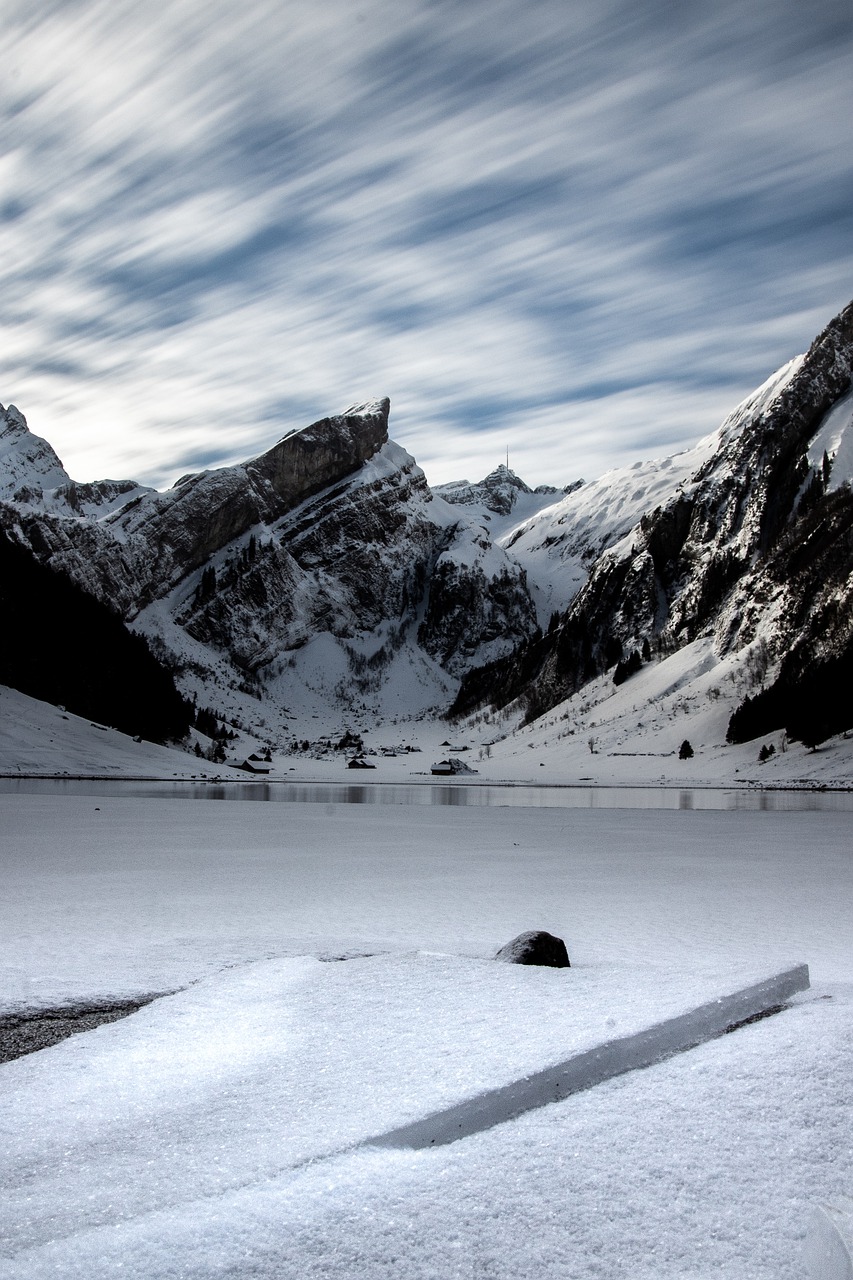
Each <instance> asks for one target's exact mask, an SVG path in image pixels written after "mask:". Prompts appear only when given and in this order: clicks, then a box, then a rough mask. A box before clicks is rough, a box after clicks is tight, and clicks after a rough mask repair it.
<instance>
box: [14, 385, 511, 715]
mask: <svg viewBox="0 0 853 1280" xmlns="http://www.w3.org/2000/svg"><path fill="white" fill-rule="evenodd" d="M388 413H389V404H388V401H387V400H384V401H376V402H371V403H369V404H365V405H358V406H355V407H354V408H352V409H350V410H348V411H347V412H346V413H345V414H342V415H338V416H336V417H333V418H326V419H322V420H321V421H319V422H316V423H313V424H311V425H310V426H309V427H306V428H303V429H301V430H296V431H292V432H290V433H288V435H286V436H285V437H284V438H283V439H282V440H280V441H279V442H278V443H277V444H276V445H275V446H274V447H273V448H272V449H271V450H269V451H268V452H267V453H265V454H263V455H261V456H260V457H258V458H255V459H252V460H250V461H249V462H247V463H244V464H241V465H239V466H235V467H229V468H223V469H220V470H218V471H208V472H202V473H200V474H198V475H190V476H185V477H183V478H182V479H181V480H180V481H178V483H177V484H176V485H175V487H174V488H173V489H171V490H169V491H167V492H165V493H158V492H156V491H154V490H149V489H144V488H142V487H141V486H138V485H135V484H134V483H133V482H131V481H126V482H113V481H108V482H100V483H96V484H93V485H75V484H74V482H73V481H71V480H70V478H69V477H68V475H67V473H66V472H65V470H64V468H63V467H62V465H61V463H60V462H59V459H58V458H57V457H56V455H55V453H54V452H53V450H52V449H51V447H50V446H49V445H48V444H47V443H46V442H45V441H42V440H40V439H39V438H38V437H36V436H33V435H32V434H31V433H30V432H29V430H28V428H27V425H26V420H25V419H24V417H23V415H22V414H21V413H20V412H19V411H18V410H17V409H15V408H14V406H11V407H10V409H9V410H6V411H3V413H2V417H0V447H2V448H3V451H4V452H3V454H2V455H0V459H3V460H6V461H7V462H8V463H9V465H8V467H7V472H6V481H7V482H6V484H5V487H4V488H3V490H2V493H3V501H2V503H0V524H2V526H3V527H5V528H6V529H8V530H9V532H10V533H11V535H12V536H13V538H14V539H15V540H16V541H18V542H19V543H21V544H22V545H23V546H25V547H27V548H28V549H29V550H31V551H32V552H33V554H34V555H35V556H36V557H37V558H38V559H39V560H40V561H41V562H42V563H44V564H47V565H49V566H50V567H51V568H53V569H55V570H57V571H59V572H61V573H64V574H66V575H67V576H68V577H69V578H71V579H72V580H73V581H74V582H76V583H77V584H78V585H80V586H82V587H83V588H84V589H85V590H87V591H89V592H90V593H91V594H92V595H93V596H95V597H96V598H97V599H100V600H102V601H105V602H107V603H109V604H110V605H111V607H113V608H115V609H116V610H117V611H118V612H119V613H120V614H121V616H122V617H124V618H125V619H127V620H129V621H130V622H131V623H132V625H133V627H134V628H135V629H137V630H139V631H140V632H142V633H143V634H145V635H146V636H148V637H149V638H150V639H151V640H152V641H153V642H154V643H155V645H156V647H157V650H158V652H159V653H160V655H161V657H163V658H164V659H165V660H166V661H167V663H168V664H169V665H171V666H172V667H174V668H176V669H178V670H179V672H180V671H183V672H184V673H185V674H186V671H187V670H189V671H190V673H191V675H192V677H193V679H194V680H195V681H196V686H197V687H195V688H193V692H198V693H201V692H202V690H203V689H204V688H205V687H206V686H210V685H211V684H217V685H218V684H220V683H221V682H222V680H223V677H225V678H226V680H228V681H230V682H231V683H232V684H234V683H240V682H245V679H246V677H249V678H250V679H251V680H252V681H253V682H254V683H255V684H257V682H258V681H261V682H263V681H267V682H268V683H269V679H270V677H273V676H276V675H278V676H280V675H281V673H282V669H283V666H284V665H285V664H286V663H288V662H290V663H292V655H293V654H294V653H295V652H297V651H299V650H300V649H302V648H303V647H304V646H306V645H308V644H310V643H311V642H312V641H314V640H315V639H316V638H317V637H318V636H321V635H328V636H330V637H333V638H334V641H335V643H336V644H337V645H338V649H339V650H340V653H342V654H343V655H344V656H345V658H346V660H347V661H348V662H350V664H351V665H352V666H353V668H354V669H355V668H361V667H362V666H363V664H364V663H371V664H372V670H373V671H374V672H376V671H378V672H380V673H381V672H382V670H383V667H384V666H387V664H388V663H389V662H390V660H391V659H392V658H393V656H394V654H395V653H396V652H398V651H399V650H400V649H401V648H409V649H411V650H413V651H416V652H417V655H419V656H418V662H419V663H420V665H421V667H422V668H423V672H422V676H423V680H425V681H426V683H427V684H429V683H430V680H431V681H432V685H433V688H432V700H433V701H435V699H436V698H441V699H442V700H446V698H447V695H448V693H449V692H450V691H451V690H452V688H453V686H454V682H455V680H456V679H457V678H458V676H459V675H461V674H462V673H463V672H464V670H466V669H467V667H468V666H470V665H471V664H472V663H473V662H475V661H477V660H480V661H482V660H483V658H488V657H489V656H495V655H497V654H499V653H501V652H506V651H507V650H508V649H509V648H511V647H512V645H513V644H516V643H518V642H519V641H520V640H521V639H523V638H524V636H525V635H528V634H530V633H531V631H532V630H533V629H534V628H535V625H536V618H535V611H534V607H533V604H532V601H531V598H530V595H529V592H528V590H527V587H526V581H525V574H524V570H523V568H522V567H521V566H520V565H519V563H518V562H517V561H516V560H514V559H513V558H511V557H508V556H507V555H506V554H505V553H504V552H503V551H502V550H501V549H500V548H499V547H497V546H496V545H495V544H494V543H493V541H492V539H491V538H490V537H489V536H488V535H487V533H486V531H485V529H484V528H483V527H482V525H481V524H479V523H477V521H476V520H472V519H471V518H470V517H469V515H468V514H467V513H466V512H462V511H460V510H458V509H456V508H454V507H452V506H451V505H449V504H447V503H446V502H444V501H442V500H441V499H440V498H437V497H435V496H434V495H433V494H432V493H431V492H430V490H429V488H428V486H427V484H426V480H425V478H424V476H423V473H422V472H421V470H420V468H418V467H417V465H416V463H415V461H414V459H413V458H411V457H410V455H408V454H407V453H406V452H405V451H404V450H402V449H400V448H399V447H398V446H396V445H394V444H393V443H392V442H390V441H389V439H388ZM122 497H124V498H125V500H124V501H122V500H121V499H122ZM223 661H224V662H225V664H226V668H227V669H228V670H226V669H224V668H223V666H222V663H223ZM333 665H334V664H333ZM424 673H426V674H424ZM361 674H362V675H363V671H362V673H361ZM296 678H297V675H294V677H293V679H294V680H295V679H296ZM281 683H282V682H281V681H279V684H281ZM376 683H377V681H376V679H372V680H370V681H365V680H364V679H361V680H360V681H359V680H353V681H352V682H351V687H352V690H353V691H355V692H356V693H359V692H360V693H363V692H364V690H365V687H366V686H367V685H372V686H374V687H375V686H376ZM339 684H340V685H341V688H342V690H343V693H344V695H346V693H347V685H346V681H345V680H341V681H339ZM284 685H286V681H285V682H284ZM198 686H200V687H198ZM278 692H279V694H280V695H281V696H282V697H283V698H285V699H286V697H287V693H286V688H285V687H282V688H280V689H279V690H278Z"/></svg>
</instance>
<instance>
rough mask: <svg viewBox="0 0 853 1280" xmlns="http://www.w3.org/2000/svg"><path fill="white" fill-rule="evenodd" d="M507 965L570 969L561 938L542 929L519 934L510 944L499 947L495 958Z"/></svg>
mask: <svg viewBox="0 0 853 1280" xmlns="http://www.w3.org/2000/svg"><path fill="white" fill-rule="evenodd" d="M495 959H496V960H503V961H505V962H506V963H507V964H539V965H544V966H545V967H546V968H550V969H570V968H571V965H570V964H569V954H568V952H567V950H566V944H565V942H563V939H562V938H555V937H554V935H553V933H546V932H545V931H544V929H532V930H530V931H529V932H528V933H520V934H519V935H518V937H517V938H513V940H512V942H508V943H507V944H506V946H505V947H501V949H500V951H499V952H498V953H497V955H496V956H495Z"/></svg>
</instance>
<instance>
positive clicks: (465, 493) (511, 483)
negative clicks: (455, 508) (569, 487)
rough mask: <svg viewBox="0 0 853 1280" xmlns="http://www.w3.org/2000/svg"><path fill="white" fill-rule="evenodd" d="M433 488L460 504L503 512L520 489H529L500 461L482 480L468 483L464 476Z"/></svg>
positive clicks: (542, 489) (547, 490) (540, 490)
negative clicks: (474, 505)
mask: <svg viewBox="0 0 853 1280" xmlns="http://www.w3.org/2000/svg"><path fill="white" fill-rule="evenodd" d="M435 492H436V493H437V494H438V495H439V497H441V498H444V501H445V502H451V503H458V504H459V505H461V506H472V505H473V504H475V503H476V504H478V505H480V506H483V507H485V508H486V510H488V511H494V512H495V513H496V514H497V515H502V516H505V515H509V513H510V511H512V509H513V507H514V506H515V502H516V499H517V498H518V495H519V494H520V493H532V492H533V490H531V489H530V488H529V487H528V486H527V485H526V484H525V483H524V481H523V480H521V479H519V477H518V476H517V475H516V474H515V472H514V471H510V469H509V467H507V466H504V465H503V464H501V465H500V466H499V467H496V468H495V470H494V471H491V472H490V473H489V475H487V476H486V478H485V480H480V481H479V482H478V483H477V484H470V483H469V482H468V481H467V480H454V481H451V482H450V483H449V484H439V485H436V487H435ZM535 492H536V493H543V494H544V493H556V492H557V490H556V489H550V488H548V487H546V486H540V487H539V488H538V489H536V491H535Z"/></svg>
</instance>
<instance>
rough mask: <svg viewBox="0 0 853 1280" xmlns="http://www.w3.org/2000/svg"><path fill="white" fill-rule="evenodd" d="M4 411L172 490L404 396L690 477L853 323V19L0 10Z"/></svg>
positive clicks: (837, 15)
mask: <svg viewBox="0 0 853 1280" xmlns="http://www.w3.org/2000/svg"><path fill="white" fill-rule="evenodd" d="M3 16H4V58H3V72H2V75H1V76H0V113H1V114H0V120H1V121H2V128H0V326H2V341H0V400H2V401H3V403H4V404H8V403H9V402H14V403H16V404H17V405H18V406H19V407H20V408H21V409H22V410H23V411H24V413H26V414H27V416H28V419H29V422H30V426H31V428H32V429H33V430H34V431H36V432H37V433H38V434H40V435H44V436H46V437H47V438H48V439H49V440H50V441H51V443H53V444H54V446H55V447H56V449H57V451H58V452H59V454H60V456H61V457H62V458H63V461H64V462H65V463H66V466H67V468H68V470H69V471H70V472H71V473H72V475H74V476H75V478H78V479H84V480H85V479H94V478H100V477H104V476H111V477H123V476H132V477H134V478H137V479H141V480H145V481H148V482H149V483H154V484H157V485H158V486H161V487H162V486H164V485H166V484H169V483H171V482H172V481H173V480H174V479H175V478H176V477H177V476H178V475H179V474H181V473H183V472H186V471H187V470H191V469H196V468H202V467H209V466H218V465H222V464H225V463H227V462H230V461H235V460H238V459H242V458H246V457H250V456H252V455H254V454H256V453H259V452H261V451H263V450H264V449H266V448H268V447H269V446H270V445H271V444H273V443H274V442H275V440H276V439H277V438H278V437H279V436H280V435H282V434H283V433H284V432H285V431H286V430H289V429H291V428H292V427H294V426H300V425H303V424H306V423H308V422H310V421H312V420H313V419H315V418H318V417H322V416H325V415H326V414H329V413H335V412H339V411H341V410H343V409H344V408H346V407H347V406H348V405H351V404H353V403H357V402H359V401H362V400H365V399H372V398H376V397H379V396H384V395H387V396H390V398H391V406H392V419H391V433H392V436H393V437H394V438H395V439H396V440H398V441H399V442H400V443H401V444H403V445H405V447H406V448H408V449H409V450H410V451H411V452H412V453H413V454H414V455H415V457H416V458H417V459H418V461H419V462H420V464H421V465H422V466H423V467H424V470H425V471H426V473H427V476H428V478H429V479H430V480H432V481H434V482H438V481H443V480H448V479H451V478H461V477H462V476H467V477H468V478H469V479H478V478H480V477H481V476H482V475H484V474H485V473H486V472H487V471H489V470H491V469H492V467H493V466H495V465H496V464H497V462H499V461H500V460H502V459H503V457H504V455H505V452H506V450H507V449H509V453H510V463H511V465H512V466H513V468H514V469H515V470H516V471H518V472H519V474H521V475H522V476H524V478H525V479H527V480H528V481H529V482H530V483H532V484H537V483H542V482H551V483H555V484H556V483H560V484H562V483H567V482H569V481H571V480H573V479H575V478H577V477H578V476H581V475H583V476H586V477H587V478H591V477H593V476H595V475H598V474H600V473H601V472H602V471H604V470H606V469H608V467H610V466H614V465H620V464H622V463H625V462H629V461H633V460H635V459H637V458H641V457H651V456H656V455H661V454H666V453H670V452H674V451H675V450H677V449H679V448H684V447H686V446H687V445H689V444H691V443H693V442H694V441H695V440H697V439H698V438H699V437H700V436H702V435H704V434H706V433H707V432H708V431H710V430H712V429H713V427H715V426H716V425H717V423H718V422H719V420H720V419H721V418H722V417H723V416H724V414H725V413H726V412H727V411H728V410H729V409H730V408H732V407H733V406H734V404H735V403H736V402H737V401H738V400H739V399H740V398H742V396H743V395H745V394H746V393H748V392H749V391H750V390H752V389H753V388H754V387H755V386H756V385H758V384H759V383H760V382H762V381H763V380H764V379H765V378H766V377H767V376H768V375H769V374H770V373H771V372H772V371H773V370H774V369H775V368H777V367H778V366H779V365H780V364H782V363H784V362H785V361H786V360H787V359H789V358H790V357H791V356H793V355H795V354H797V353H798V352H799V351H801V350H803V349H805V347H806V346H807V345H808V343H809V342H810V340H811V338H812V337H813V336H814V335H815V334H816V333H817V332H818V331H819V330H820V329H821V328H822V327H823V325H824V324H825V323H826V322H827V321H828V320H829V319H831V317H832V316H833V315H834V314H835V313H836V312H837V311H838V310H840V309H841V307H842V306H844V305H845V304H846V303H847V302H848V301H849V300H850V298H851V297H853V145H851V142H853V136H851V135H852V134H853V128H851V121H853V5H851V3H850V0H811V2H810V3H808V4H803V3H802V0H754V2H753V3H752V4H751V5H749V6H745V5H743V4H742V3H741V2H740V0H737V2H734V0H732V2H729V0H703V2H702V3H699V2H698V0H678V2H677V3H673V0H668V2H667V3H660V2H657V0H464V2H463V0H363V3H361V2H359V0H276V2H275V3H271V2H270V0H241V3H240V4H237V3H236V0H228V2H223V0H206V3H204V4H200V3H196V0H146V3H145V4H140V3H139V2H138V0H133V2H132V3H130V2H129V0H26V2H23V0H5V3H4V15H3Z"/></svg>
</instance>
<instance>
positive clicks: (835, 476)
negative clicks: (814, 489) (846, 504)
mask: <svg viewBox="0 0 853 1280" xmlns="http://www.w3.org/2000/svg"><path fill="white" fill-rule="evenodd" d="M824 453H826V454H827V456H828V457H829V460H830V462H831V463H832V470H831V472H830V476H829V485H828V486H827V487H828V489H830V490H832V489H839V488H840V487H841V485H843V484H850V483H851V482H853V391H848V393H847V395H846V396H842V398H841V399H840V400H836V402H835V404H834V405H833V406H832V408H831V409H830V410H829V412H828V413H827V415H826V417H825V418H824V420H823V422H822V423H821V424H820V427H819V428H818V431H817V434H816V435H815V437H814V439H813V440H812V442H811V444H810V445H809V451H808V459H809V462H810V463H811V465H812V466H813V467H814V468H815V470H816V471H820V469H821V467H822V465H823V455H824Z"/></svg>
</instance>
